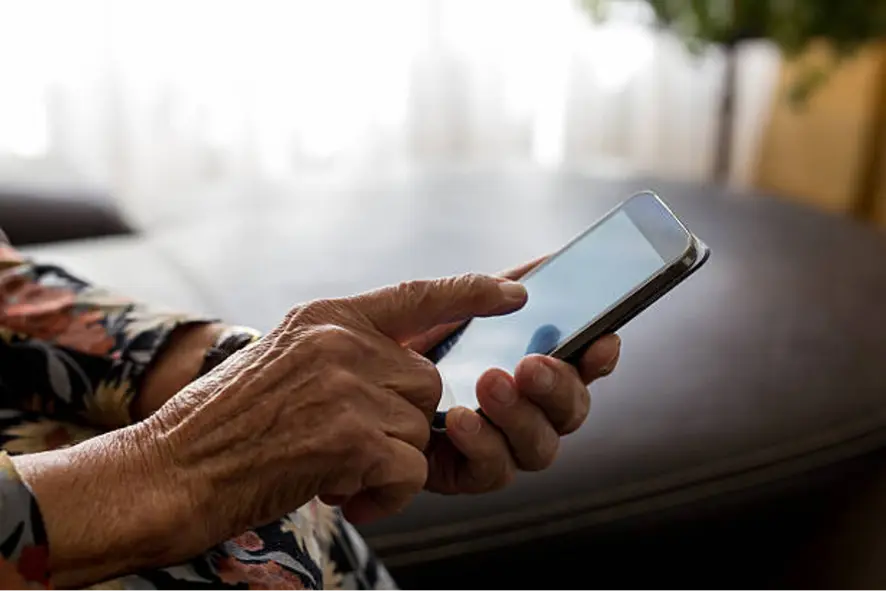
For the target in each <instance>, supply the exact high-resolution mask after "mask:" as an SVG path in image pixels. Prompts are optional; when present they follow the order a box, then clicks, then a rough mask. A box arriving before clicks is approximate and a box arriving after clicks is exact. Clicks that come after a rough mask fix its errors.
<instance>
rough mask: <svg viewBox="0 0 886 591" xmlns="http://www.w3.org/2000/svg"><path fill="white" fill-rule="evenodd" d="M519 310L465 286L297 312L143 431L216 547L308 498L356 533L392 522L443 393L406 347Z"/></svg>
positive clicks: (410, 491) (467, 281) (503, 286)
mask: <svg viewBox="0 0 886 591" xmlns="http://www.w3.org/2000/svg"><path fill="white" fill-rule="evenodd" d="M525 301H526V292H525V289H524V288H523V287H522V286H521V285H519V284H517V283H513V282H510V281H505V280H503V279H500V278H493V277H487V276H481V275H465V276H460V277H455V278H449V279H441V280H435V281H416V282H409V283H403V284H401V285H399V286H396V287H391V288H385V289H381V290H378V291H374V292H370V293H366V294H363V295H360V296H356V297H352V298H346V299H336V300H321V301H316V302H312V303H309V304H306V305H304V306H298V307H296V308H295V309H293V310H292V311H291V312H290V313H289V314H288V316H287V317H286V319H285V320H284V321H283V323H282V324H281V325H280V326H278V327H277V328H276V329H274V330H273V331H272V332H270V333H269V334H268V335H267V336H266V337H264V338H263V339H261V340H260V341H258V342H257V343H256V344H255V345H253V346H251V347H249V348H247V349H245V350H243V351H242V352H241V353H240V354H238V355H235V356H234V357H232V358H231V359H229V360H228V362H227V363H225V364H223V365H222V366H220V367H219V368H217V369H216V370H215V371H213V372H211V373H210V374H208V375H207V376H205V377H204V378H202V379H200V380H198V381H197V382H195V383H194V384H192V385H191V386H189V387H188V388H186V389H185V390H183V391H182V392H181V393H179V394H178V395H176V396H175V397H173V398H172V399H171V400H170V402H169V403H167V404H166V405H164V406H163V407H162V408H161V409H160V410H159V411H158V412H157V413H156V414H154V415H153V416H152V417H151V418H150V419H148V421H147V423H148V424H149V425H151V426H152V428H153V433H152V435H153V437H154V439H155V440H157V441H162V442H164V453H165V455H166V456H167V457H168V461H167V462H166V463H165V464H164V465H165V466H166V469H167V470H171V471H172V473H173V474H174V477H175V478H176V482H177V484H178V488H180V490H181V492H182V493H183V494H188V495H190V497H191V498H192V499H194V502H193V503H192V504H193V505H194V506H196V507H204V506H208V507H211V512H212V515H211V517H210V516H209V515H205V516H204V515H198V516H196V517H192V519H191V520H190V522H191V523H199V524H201V525H203V527H205V528H206V531H204V532H202V537H203V538H204V541H206V542H210V543H215V542H217V541H219V540H222V539H225V538H226V537H227V536H230V535H234V534H236V533H238V532H240V531H243V530H244V529H246V528H248V527H252V526H256V525H259V524H263V523H267V522H269V521H272V520H274V519H277V518H279V517H280V516H281V515H284V514H286V513H287V512H290V511H293V510H295V509H296V508H298V507H299V506H300V505H302V504H304V503H306V502H307V501H309V500H310V499H311V498H313V497H315V496H320V498H321V499H324V500H326V501H327V502H330V503H333V504H341V505H342V509H343V511H344V513H345V516H346V517H347V518H348V519H350V520H352V521H357V522H360V521H366V520H370V519H375V518H378V517H381V516H384V515H387V514H389V513H392V512H395V511H397V510H399V509H400V508H402V507H403V506H404V505H405V504H406V503H407V502H408V501H409V500H410V499H411V497H412V496H413V495H414V494H416V493H417V492H418V491H420V490H421V489H422V487H423V486H424V484H425V481H426V477H427V460H426V457H425V456H424V454H423V451H424V449H425V448H426V446H427V444H428V441H429V438H430V419H431V417H432V416H433V413H434V411H435V409H436V407H437V404H438V402H439V399H440V395H441V388H442V385H441V383H440V376H439V374H438V373H437V370H436V368H435V367H434V365H433V364H432V363H430V362H429V361H428V360H426V359H425V358H424V357H422V356H421V355H419V354H418V353H416V352H414V351H412V350H410V349H408V348H406V347H404V346H403V343H404V342H405V341H406V340H408V339H409V338H410V337H413V336H414V335H416V334H419V333H421V332H423V331H426V330H428V329H429V328H430V327H433V326H435V325H438V324H440V323H447V322H451V321H455V320H462V319H466V318H470V317H472V316H477V315H480V316H487V315H491V314H503V313H507V312H511V311H513V310H515V309H517V308H519V307H521V306H522V305H523V304H524V303H525Z"/></svg>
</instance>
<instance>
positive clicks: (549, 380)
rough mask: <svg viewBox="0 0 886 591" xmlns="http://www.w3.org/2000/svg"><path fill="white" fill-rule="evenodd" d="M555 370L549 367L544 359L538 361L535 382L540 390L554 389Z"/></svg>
mask: <svg viewBox="0 0 886 591" xmlns="http://www.w3.org/2000/svg"><path fill="white" fill-rule="evenodd" d="M555 379H556V376H555V375H554V370H553V369H551V368H550V367H548V364H547V363H545V362H544V361H541V360H539V361H538V369H536V370H535V375H534V376H533V382H534V383H535V387H536V388H538V390H539V391H540V392H549V391H551V390H553V389H554V380H555Z"/></svg>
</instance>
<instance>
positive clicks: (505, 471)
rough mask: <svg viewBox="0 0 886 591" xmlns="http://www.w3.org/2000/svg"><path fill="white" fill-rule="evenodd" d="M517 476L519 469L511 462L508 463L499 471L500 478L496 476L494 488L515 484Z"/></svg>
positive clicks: (499, 488)
mask: <svg viewBox="0 0 886 591" xmlns="http://www.w3.org/2000/svg"><path fill="white" fill-rule="evenodd" d="M516 477H517V471H516V470H515V469H514V466H513V465H512V464H510V463H506V464H505V465H504V466H503V467H502V469H501V470H500V471H499V475H498V478H496V480H495V482H494V484H493V490H501V489H503V488H507V487H509V486H510V485H511V484H513V482H514V479H515V478H516Z"/></svg>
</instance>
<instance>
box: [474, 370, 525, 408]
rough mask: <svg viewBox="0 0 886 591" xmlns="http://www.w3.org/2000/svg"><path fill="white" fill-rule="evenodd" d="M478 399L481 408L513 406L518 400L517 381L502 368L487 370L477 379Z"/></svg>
mask: <svg viewBox="0 0 886 591" xmlns="http://www.w3.org/2000/svg"><path fill="white" fill-rule="evenodd" d="M477 400H478V402H479V403H480V408H488V407H489V406H490V405H495V406H497V407H508V406H511V405H513V404H514V403H515V402H516V401H517V383H516V381H515V380H514V378H513V377H511V375H510V374H509V373H508V372H506V371H504V370H502V369H498V368H493V369H489V370H486V371H485V372H484V373H483V375H481V376H480V379H478V380H477Z"/></svg>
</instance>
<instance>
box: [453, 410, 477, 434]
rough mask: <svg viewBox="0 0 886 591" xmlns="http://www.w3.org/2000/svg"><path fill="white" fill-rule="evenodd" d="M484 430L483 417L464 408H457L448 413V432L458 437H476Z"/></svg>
mask: <svg viewBox="0 0 886 591" xmlns="http://www.w3.org/2000/svg"><path fill="white" fill-rule="evenodd" d="M482 428H483V417H481V416H480V415H479V414H477V413H476V412H474V411H472V410H470V409H468V408H465V407H464V406H457V407H455V408H453V409H451V410H450V411H449V412H448V413H446V431H447V432H449V433H452V434H454V435H455V436H456V437H459V436H462V435H476V434H477V433H479V432H480V430H481V429H482Z"/></svg>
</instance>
